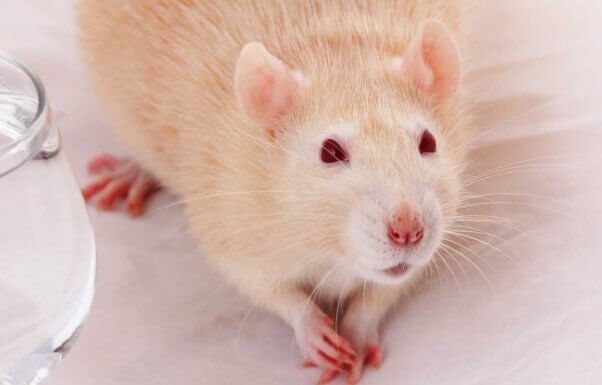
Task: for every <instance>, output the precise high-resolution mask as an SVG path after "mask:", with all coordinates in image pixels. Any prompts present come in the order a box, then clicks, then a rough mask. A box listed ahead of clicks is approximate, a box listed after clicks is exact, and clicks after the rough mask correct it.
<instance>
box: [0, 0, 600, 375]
mask: <svg viewBox="0 0 602 385" xmlns="http://www.w3.org/2000/svg"><path fill="white" fill-rule="evenodd" d="M69 3H70V2H62V1H58V0H55V1H47V0H44V1H43V0H35V1H34V0H29V1H27V2H23V1H19V0H12V1H4V2H2V3H0V32H1V33H0V47H3V48H6V47H8V48H10V50H11V51H12V52H15V53H17V54H19V55H20V56H21V57H22V58H23V59H24V60H25V61H26V62H27V63H29V64H30V65H31V66H32V67H33V68H34V69H35V70H36V71H38V72H39V73H40V75H41V76H42V78H43V79H44V81H45V82H46V84H47V86H48V89H49V93H50V97H51V101H52V103H53V105H54V108H55V110H56V112H57V115H58V117H59V122H60V124H61V126H62V129H63V134H64V135H63V136H64V139H65V149H66V151H67V153H68V154H69V155H70V158H71V160H72V163H74V167H75V169H76V173H77V175H78V177H79V179H80V180H81V181H82V182H83V181H86V180H88V179H87V176H86V174H85V169H84V163H85V161H86V159H87V158H89V157H90V156H91V155H92V154H93V153H96V152H99V151H116V147H115V145H114V144H112V142H111V141H110V140H109V139H108V135H107V134H106V132H105V130H104V126H105V122H103V120H102V116H101V114H100V113H99V111H98V109H97V107H96V104H95V101H94V98H93V96H92V93H91V91H90V88H89V86H88V84H87V83H86V81H85V78H84V76H83V73H82V69H81V67H80V65H79V64H78V62H77V57H76V54H75V51H74V46H73V44H72V37H73V29H74V28H73V25H72V21H71V19H70V17H71V13H70V12H71V11H70V4H69ZM467 8H468V9H467V11H466V20H465V26H466V29H467V44H466V54H465V69H466V76H465V82H464V84H465V85H466V92H467V93H468V95H469V97H470V100H471V101H472V102H473V112H474V118H475V125H476V127H477V128H478V131H479V132H484V133H485V134H483V135H482V136H481V137H480V138H479V139H478V141H477V142H476V143H477V147H476V152H475V154H474V157H473V159H474V160H473V162H472V168H473V173H475V174H476V173H479V172H483V171H486V170H489V169H492V168H495V167H497V166H501V165H507V164H511V163H513V162H523V163H516V164H515V166H525V167H523V168H524V170H522V171H524V172H518V171H521V169H520V168H514V169H508V170H506V171H507V172H506V173H505V174H504V175H499V176H495V177H492V178H489V179H486V180H483V181H481V182H480V183H476V184H474V185H473V186H471V190H472V191H476V192H479V193H482V194H491V193H520V194H525V195H502V194H500V195H489V196H487V197H486V198H487V199H490V200H491V201H497V202H506V203H500V204H497V205H485V204H483V205H481V206H472V207H470V208H469V210H471V211H472V212H473V213H485V214H488V215H494V216H500V217H504V218H509V219H511V220H514V221H517V222H508V223H506V226H500V225H486V224H479V223H474V224H473V225H475V226H478V227H479V228H480V229H485V231H487V232H492V233H493V234H494V235H495V236H496V237H499V238H500V239H497V238H495V237H484V238H482V239H483V240H484V241H485V242H487V243H489V244H491V245H492V246H493V247H494V248H492V247H490V246H487V245H485V244H483V243H479V242H477V241H474V242H472V243H471V245H470V247H471V248H472V249H474V251H475V253H477V254H478V255H479V258H477V257H476V256H474V255H473V254H472V253H471V252H469V251H468V250H464V249H461V250H463V252H464V253H465V254H466V255H467V257H470V258H471V259H472V261H473V263H474V264H475V265H476V267H478V269H480V270H481V271H482V272H483V273H484V274H485V275H486V277H487V280H486V279H485V278H483V276H482V275H481V273H480V272H479V271H478V270H477V268H476V267H475V266H473V265H472V263H470V262H467V261H464V260H462V262H460V261H459V262H460V263H461V265H462V267H463V269H464V270H465V272H462V269H460V267H459V266H458V264H456V263H454V262H453V261H452V260H449V262H448V263H449V265H450V267H451V268H452V269H453V272H454V275H455V279H454V276H452V274H450V273H449V272H445V271H444V270H446V268H445V266H444V265H442V264H441V263H440V265H441V270H442V276H441V280H440V279H439V277H438V275H437V274H435V275H434V276H433V277H432V279H431V280H430V281H431V282H430V284H429V285H427V287H425V288H423V289H421V290H415V291H413V290H410V292H409V296H408V299H407V300H406V301H405V302H404V304H403V305H402V306H401V307H400V308H399V311H397V312H396V313H395V314H394V315H393V316H392V317H391V319H390V321H389V322H388V323H387V324H386V325H385V327H384V329H383V341H384V344H385V347H386V359H385V362H384V365H383V366H382V368H381V369H380V370H379V371H368V372H367V373H366V375H365V377H364V379H363V382H362V383H363V384H404V385H414V384H415V385H422V384H429V385H437V384H441V385H443V384H445V385H451V384H458V385H460V384H462V385H466V384H524V385H531V384H600V383H602V353H600V346H601V345H602V331H601V330H600V325H601V324H602V293H600V286H601V279H600V276H601V273H602V258H601V257H602V253H601V251H600V247H599V244H598V242H599V240H600V239H602V226H601V224H602V220H601V214H602V199H601V198H600V194H599V192H598V191H599V189H600V187H602V172H601V168H602V160H601V159H600V156H599V152H598V151H599V150H598V146H599V144H600V143H601V140H602V131H601V130H602V127H600V126H601V125H602V108H601V107H602V106H601V104H600V102H601V101H602V78H601V76H600V71H601V68H602V52H601V51H600V45H601V43H600V41H599V36H601V33H602V24H600V20H602V4H601V3H599V2H594V1H585V0H580V1H579V0H576V1H570V2H569V1H564V0H550V1H546V2H543V1H539V0H507V1H496V0H480V1H477V0H471V4H470V5H469V6H468V7H467ZM529 159H531V161H526V160H529ZM526 194H532V195H543V196H546V197H548V198H544V197H539V198H538V197H534V196H532V195H526ZM550 198H554V199H550ZM171 199H172V198H171V197H169V196H168V195H167V194H163V195H161V196H160V197H159V198H158V199H156V200H155V201H154V202H153V206H154V207H160V206H162V205H165V204H166V203H169V201H170V200H171ZM477 202H483V203H485V202H487V201H486V200H480V201H479V200H475V201H472V203H473V204H474V203H477ZM512 202H513V204H510V203H512ZM532 205H536V206H537V207H534V206H532ZM92 219H93V224H94V227H95V230H96V235H97V243H98V255H99V268H98V288H97V297H96V302H95V306H94V308H93V310H92V314H91V317H90V319H89V322H88V324H87V326H86V328H85V329H84V331H83V333H82V336H81V338H80V340H79V341H78V343H77V344H76V345H75V347H74V349H73V351H72V353H71V355H70V356H68V357H67V360H66V362H65V363H64V364H63V365H62V366H61V367H60V368H59V369H58V370H57V372H56V373H55V375H54V376H52V377H51V378H50V379H49V380H48V383H49V384H80V383H81V384H91V385H92V384H133V383H150V384H172V383H177V384H182V385H187V384H208V383H211V384H234V383H237V384H241V383H244V384H262V385H263V384H310V383H313V381H314V380H315V379H316V378H317V375H318V373H317V372H316V371H315V370H307V369H304V370H302V369H300V367H299V363H300V357H299V355H298V353H297V351H296V348H294V347H292V345H291V341H292V331H291V330H290V329H289V327H288V326H286V325H284V324H283V323H282V322H281V321H279V320H278V319H276V318H275V317H273V316H271V315H268V314H265V313H264V312H262V311H258V310H251V311H250V309H253V308H252V307H251V306H250V304H249V303H248V302H247V301H246V300H244V299H242V298H240V297H239V296H238V295H236V294H235V293H234V291H233V290H231V289H230V288H228V287H226V286H225V285H224V284H223V283H222V280H220V278H219V277H217V276H216V275H215V274H214V273H213V272H212V271H211V269H210V268H209V267H208V266H207V265H206V264H205V263H204V262H203V260H202V259H201V258H200V257H199V255H198V252H196V251H195V249H194V242H193V241H192V239H191V238H190V237H189V236H187V235H185V233H184V232H182V229H183V227H184V217H183V215H182V213H181V211H180V210H179V209H177V208H171V209H166V210H162V211H158V212H157V213H156V214H154V215H151V216H149V217H146V218H145V219H142V220H135V221H134V220H130V219H128V218H126V217H125V216H123V215H120V214H112V213H109V214H107V213H98V212H96V211H94V210H92ZM513 228H514V229H513ZM472 235H473V236H475V237H479V238H481V237H482V235H481V234H476V233H473V234H472ZM460 258H461V257H460ZM510 258H512V259H514V260H515V261H516V263H515V262H512V261H511V260H510ZM456 281H457V282H456ZM488 281H489V282H488ZM249 311H250V312H249ZM338 381H341V380H338ZM338 383H342V382H338Z"/></svg>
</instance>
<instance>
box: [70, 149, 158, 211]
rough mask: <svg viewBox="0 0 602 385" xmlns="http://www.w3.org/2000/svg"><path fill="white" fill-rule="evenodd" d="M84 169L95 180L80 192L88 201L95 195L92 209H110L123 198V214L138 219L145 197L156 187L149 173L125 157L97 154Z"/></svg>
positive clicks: (142, 209) (156, 188) (155, 182)
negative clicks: (95, 207) (124, 212)
mask: <svg viewBox="0 0 602 385" xmlns="http://www.w3.org/2000/svg"><path fill="white" fill-rule="evenodd" d="M88 170H89V171H90V172H91V173H92V174H95V175H96V176H97V177H96V180H95V181H93V182H92V183H90V184H88V185H87V186H86V187H84V188H83V189H82V193H83V195H84V199H85V200H86V202H88V201H90V200H91V199H92V198H93V197H95V196H97V197H98V201H97V203H96V206H97V207H98V208H100V209H103V210H111V209H112V208H113V206H114V205H115V203H116V202H117V201H118V200H119V199H122V198H125V201H126V207H127V212H128V213H129V214H130V215H131V216H139V215H141V214H142V213H143V212H144V207H145V204H146V201H147V200H148V198H149V197H150V196H151V195H152V194H153V193H154V192H156V191H157V190H159V188H160V187H159V184H158V183H157V181H156V180H155V178H154V177H153V176H152V175H151V174H150V173H148V172H146V171H144V170H143V169H142V168H140V166H138V165H137V164H136V163H135V162H134V161H132V160H130V159H127V158H116V157H114V156H111V155H107V154H102V155H98V156H96V157H94V158H92V160H90V163H89V164H88Z"/></svg>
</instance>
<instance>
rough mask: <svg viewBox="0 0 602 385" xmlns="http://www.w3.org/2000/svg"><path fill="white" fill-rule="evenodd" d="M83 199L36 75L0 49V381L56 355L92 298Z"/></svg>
mask: <svg viewBox="0 0 602 385" xmlns="http://www.w3.org/2000/svg"><path fill="white" fill-rule="evenodd" d="M95 266H96V254H95V244H94V236H93V232H92V229H91V226H90V222H89V218H88V213H87V211H86V206H85V203H84V201H83V198H82V196H81V193H80V190H79V188H78V185H77V183H76V181H75V178H74V176H73V174H72V172H71V167H70V165H69V163H68V162H67V160H66V158H65V156H64V154H63V152H62V151H60V137H59V132H58V129H57V127H56V125H55V122H54V121H53V118H52V113H51V110H50V107H49V105H48V100H47V98H46V93H45V91H44V87H43V85H42V82H41V81H40V80H39V79H38V78H37V76H35V75H34V74H32V73H31V72H30V71H29V70H28V69H27V68H26V67H25V66H23V65H22V64H21V63H19V62H17V61H16V60H14V59H12V58H10V57H8V56H7V55H3V54H1V53H0V385H17V384H18V385H24V384H34V383H37V382H38V381H40V380H41V379H42V378H44V377H45V376H46V375H47V374H48V372H49V371H50V370H51V369H52V368H53V367H54V366H55V365H56V364H57V363H58V362H60V361H61V359H62V357H63V355H64V354H65V353H66V351H67V350H68V349H69V346H70V343H71V342H72V341H73V339H74V337H75V335H76V334H77V331H78V330H79V328H80V326H81V325H82V323H83V321H84V319H85V317H86V315H87V314H88V311H89V309H90V306H91V303H92V297H93V293H94V277H95Z"/></svg>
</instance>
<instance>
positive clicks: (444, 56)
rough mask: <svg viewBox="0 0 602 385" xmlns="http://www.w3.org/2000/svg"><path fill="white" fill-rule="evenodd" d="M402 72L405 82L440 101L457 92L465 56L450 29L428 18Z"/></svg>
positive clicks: (409, 47)
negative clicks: (461, 54)
mask: <svg viewBox="0 0 602 385" xmlns="http://www.w3.org/2000/svg"><path fill="white" fill-rule="evenodd" d="M398 71H399V72H398V75H399V76H400V77H401V78H402V79H403V80H404V81H407V82H410V83H412V84H414V85H415V86H416V87H417V88H419V89H422V90H424V91H426V92H428V93H430V94H431V95H432V96H434V97H435V99H436V100H437V101H444V100H445V99H447V98H449V97H450V96H451V95H453V94H454V93H455V92H456V90H457V88H458V83H459V81H460V73H461V57H460V50H459V48H458V44H457V43H456V40H455V39H454V36H453V34H452V32H451V31H450V30H449V28H448V27H447V26H446V25H445V24H443V23H442V22H440V21H438V20H435V19H427V20H426V21H425V22H424V23H423V24H422V27H421V28H420V30H419V32H418V34H417V35H416V36H415V37H414V39H412V41H411V42H410V44H409V45H408V48H407V49H406V52H405V53H404V57H403V60H402V61H401V63H400V64H399V65H398Z"/></svg>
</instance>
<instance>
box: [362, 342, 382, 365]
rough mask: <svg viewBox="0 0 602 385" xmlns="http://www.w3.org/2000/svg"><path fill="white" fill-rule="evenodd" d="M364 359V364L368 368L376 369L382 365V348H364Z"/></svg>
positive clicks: (374, 346)
mask: <svg viewBox="0 0 602 385" xmlns="http://www.w3.org/2000/svg"><path fill="white" fill-rule="evenodd" d="M365 354H366V358H365V359H364V362H365V363H366V364H367V365H368V366H370V367H371V368H375V369H378V368H380V365H381V363H382V359H383V348H382V346H380V345H378V344H376V345H368V346H367V347H366V353H365Z"/></svg>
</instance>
